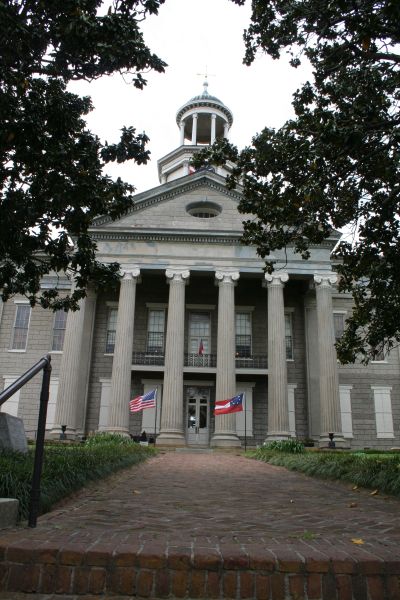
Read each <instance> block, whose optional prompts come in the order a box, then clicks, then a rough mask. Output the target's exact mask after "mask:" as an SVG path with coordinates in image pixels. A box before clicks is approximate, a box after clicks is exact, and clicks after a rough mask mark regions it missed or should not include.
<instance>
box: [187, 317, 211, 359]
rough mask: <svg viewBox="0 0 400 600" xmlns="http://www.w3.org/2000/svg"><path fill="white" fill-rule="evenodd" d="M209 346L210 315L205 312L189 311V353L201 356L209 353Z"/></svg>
mask: <svg viewBox="0 0 400 600" xmlns="http://www.w3.org/2000/svg"><path fill="white" fill-rule="evenodd" d="M210 348H211V338H210V315H209V314H207V313H190V317H189V354H198V355H200V356H202V355H204V354H209V353H210Z"/></svg>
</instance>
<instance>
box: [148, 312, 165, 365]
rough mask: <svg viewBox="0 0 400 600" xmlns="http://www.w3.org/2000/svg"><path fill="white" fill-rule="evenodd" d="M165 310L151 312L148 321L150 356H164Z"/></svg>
mask: <svg viewBox="0 0 400 600" xmlns="http://www.w3.org/2000/svg"><path fill="white" fill-rule="evenodd" d="M164 332H165V310H164V309H157V310H154V309H151V310H149V314H148V320H147V347H146V352H147V353H149V354H164Z"/></svg>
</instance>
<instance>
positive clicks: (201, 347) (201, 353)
mask: <svg viewBox="0 0 400 600" xmlns="http://www.w3.org/2000/svg"><path fill="white" fill-rule="evenodd" d="M198 354H199V356H203V354H204V344H203V340H200V344H199V352H198Z"/></svg>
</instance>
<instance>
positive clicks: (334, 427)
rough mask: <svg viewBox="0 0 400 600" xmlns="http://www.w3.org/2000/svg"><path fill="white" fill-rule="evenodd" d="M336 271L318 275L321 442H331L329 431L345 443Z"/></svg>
mask: <svg viewBox="0 0 400 600" xmlns="http://www.w3.org/2000/svg"><path fill="white" fill-rule="evenodd" d="M336 281H337V277H336V275H335V274H334V273H328V274H324V275H319V274H318V275H314V282H315V291H316V298H317V321H318V355H319V396H320V404H321V406H320V408H321V429H320V445H321V446H326V445H327V444H328V442H329V435H328V434H329V433H333V434H334V436H335V439H334V441H335V443H336V445H339V446H343V445H344V443H345V441H344V438H343V434H342V423H341V415H340V399H339V376H338V368H337V357H336V349H335V334H334V327H333V309H332V286H333V285H334V284H335V283H336Z"/></svg>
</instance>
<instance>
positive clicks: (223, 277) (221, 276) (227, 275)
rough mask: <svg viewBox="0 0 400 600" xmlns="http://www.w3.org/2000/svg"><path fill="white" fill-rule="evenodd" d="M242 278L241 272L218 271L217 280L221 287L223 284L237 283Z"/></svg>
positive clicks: (216, 273)
mask: <svg viewBox="0 0 400 600" xmlns="http://www.w3.org/2000/svg"><path fill="white" fill-rule="evenodd" d="M239 277H240V273H239V271H216V272H215V279H216V280H217V281H216V284H217V285H220V284H221V283H235V282H236V281H237V280H238V279H239Z"/></svg>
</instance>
